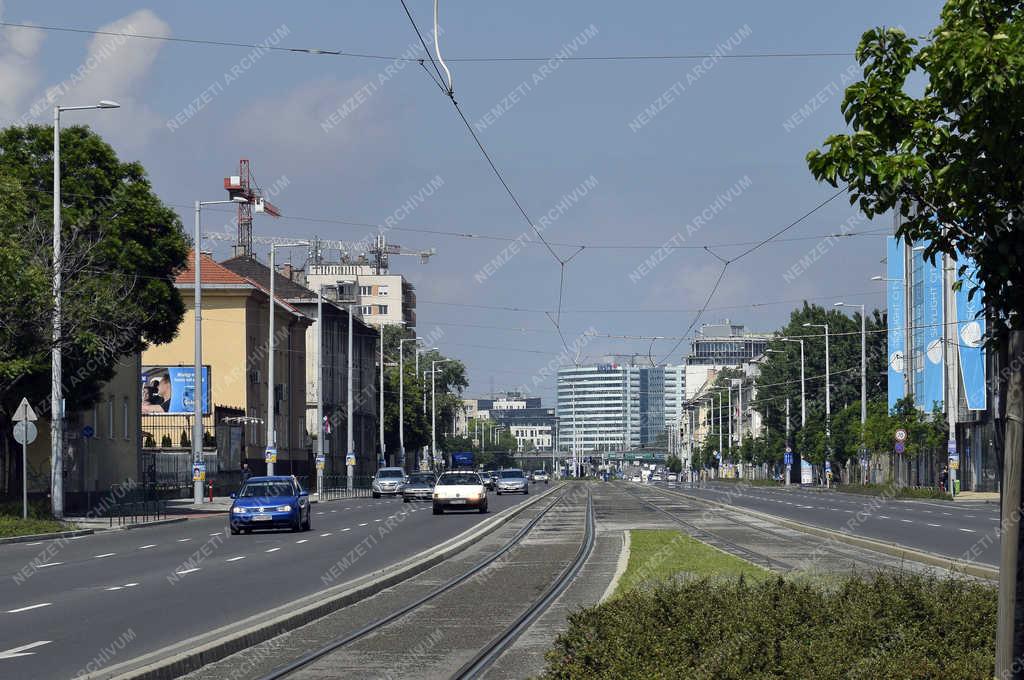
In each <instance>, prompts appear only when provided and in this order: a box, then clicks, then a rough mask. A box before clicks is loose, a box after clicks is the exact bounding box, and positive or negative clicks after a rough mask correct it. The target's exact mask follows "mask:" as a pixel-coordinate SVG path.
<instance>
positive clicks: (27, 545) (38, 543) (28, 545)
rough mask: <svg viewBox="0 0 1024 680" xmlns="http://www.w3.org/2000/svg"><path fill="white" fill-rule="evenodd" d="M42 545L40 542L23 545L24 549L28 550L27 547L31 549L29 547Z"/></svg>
mask: <svg viewBox="0 0 1024 680" xmlns="http://www.w3.org/2000/svg"><path fill="white" fill-rule="evenodd" d="M42 544H43V542H42V541H36V542H35V543H26V544H25V547H26V548H29V547H31V546H33V545H42Z"/></svg>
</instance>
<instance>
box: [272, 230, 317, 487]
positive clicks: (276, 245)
mask: <svg viewBox="0 0 1024 680" xmlns="http://www.w3.org/2000/svg"><path fill="white" fill-rule="evenodd" d="M299 246H309V243H308V242H306V241H297V242H295V243H274V244H272V245H271V246H270V303H269V305H268V307H267V309H268V310H269V312H270V322H269V323H268V324H267V327H268V331H267V348H268V350H269V351H268V352H267V354H268V355H269V356H268V358H267V362H268V366H267V451H266V453H265V454H264V455H265V460H266V461H267V475H273V474H274V460H275V459H276V458H277V428H276V427H274V405H275V404H274V396H275V395H274V391H275V390H274V315H275V314H276V312H277V298H276V297H275V295H274V279H275V278H277V276H276V274H277V268H276V267H275V266H274V255H275V253H276V252H277V249H278V248H298V247H299Z"/></svg>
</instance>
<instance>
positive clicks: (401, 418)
mask: <svg viewBox="0 0 1024 680" xmlns="http://www.w3.org/2000/svg"><path fill="white" fill-rule="evenodd" d="M422 339H423V338H421V337H420V336H418V335H417V336H416V337H414V338H402V339H400V340H399V341H398V465H399V467H401V468H402V469H403V470H404V469H405V353H404V348H405V343H407V342H417V341H419V340H422ZM416 356H417V357H419V350H417V355H416ZM417 363H418V361H417Z"/></svg>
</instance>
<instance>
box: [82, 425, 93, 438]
mask: <svg viewBox="0 0 1024 680" xmlns="http://www.w3.org/2000/svg"><path fill="white" fill-rule="evenodd" d="M95 434H96V430H94V429H92V425H86V426H85V427H83V428H82V436H83V437H85V438H86V439H89V438H90V437H92V436H93V435H95Z"/></svg>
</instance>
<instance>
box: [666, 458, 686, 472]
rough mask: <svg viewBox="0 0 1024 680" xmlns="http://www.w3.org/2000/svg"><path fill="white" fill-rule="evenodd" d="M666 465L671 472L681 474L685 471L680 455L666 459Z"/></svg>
mask: <svg viewBox="0 0 1024 680" xmlns="http://www.w3.org/2000/svg"><path fill="white" fill-rule="evenodd" d="M665 467H667V468H668V471H669V472H674V473H676V474H679V473H680V472H682V471H683V461H681V460H680V459H679V456H676V455H671V456H669V457H668V459H667V460H666V461H665Z"/></svg>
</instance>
